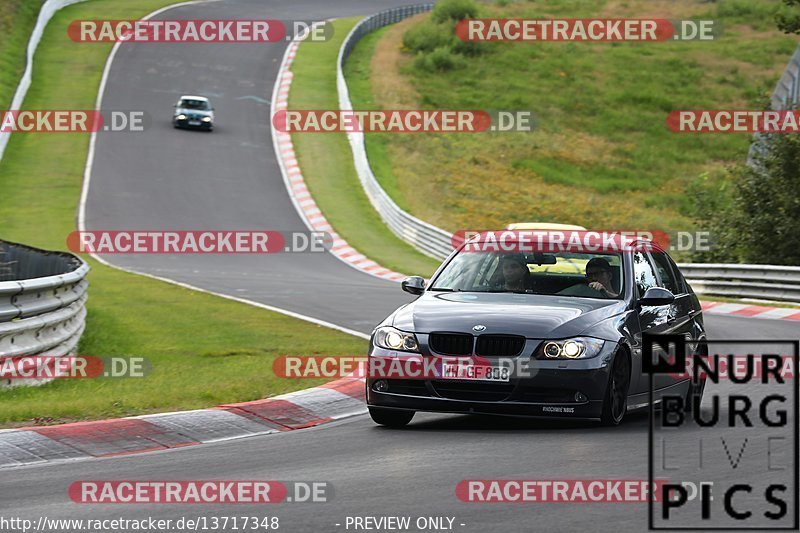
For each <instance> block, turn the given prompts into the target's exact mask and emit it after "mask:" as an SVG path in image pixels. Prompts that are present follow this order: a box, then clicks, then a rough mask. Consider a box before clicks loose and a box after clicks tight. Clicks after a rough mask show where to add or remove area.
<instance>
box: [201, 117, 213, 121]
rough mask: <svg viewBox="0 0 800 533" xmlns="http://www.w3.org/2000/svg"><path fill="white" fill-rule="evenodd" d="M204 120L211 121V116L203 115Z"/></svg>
mask: <svg viewBox="0 0 800 533" xmlns="http://www.w3.org/2000/svg"><path fill="white" fill-rule="evenodd" d="M203 122H211V117H203Z"/></svg>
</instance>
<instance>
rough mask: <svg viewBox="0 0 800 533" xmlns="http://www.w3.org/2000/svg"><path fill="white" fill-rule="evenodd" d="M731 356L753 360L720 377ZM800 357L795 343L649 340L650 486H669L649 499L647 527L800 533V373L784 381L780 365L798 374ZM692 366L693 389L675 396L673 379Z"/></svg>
mask: <svg viewBox="0 0 800 533" xmlns="http://www.w3.org/2000/svg"><path fill="white" fill-rule="evenodd" d="M705 347H707V348H708V349H707V350H705V349H703V348H705ZM714 347H716V350H718V351H715V349H714ZM734 347H735V348H734ZM734 349H735V350H736V351H738V352H739V354H741V353H745V354H746V355H745V356H744V357H745V358H746V361H747V365H746V366H745V370H744V371H743V372H737V373H736V374H731V375H728V376H727V377H723V375H722V370H721V369H722V368H724V367H726V366H730V361H727V360H728V359H730V358H733V357H734V355H733V354H732V352H733V351H734ZM703 352H707V354H706V353H703ZM798 352H800V342H799V341H797V340H724V341H720V340H715V341H700V342H693V341H689V340H687V338H686V337H685V336H684V335H683V334H661V335H647V334H645V335H643V336H642V365H643V370H644V371H645V372H647V373H648V374H649V382H650V386H649V393H648V394H649V403H650V424H649V431H648V481H649V482H650V483H652V482H653V481H654V479H657V478H667V479H669V480H670V482H669V483H665V484H664V485H662V487H661V488H660V490H661V494H660V495H659V496H660V497H658V498H655V497H654V496H652V495H651V496H650V497H649V498H648V525H649V529H651V530H673V531H679V530H681V531H686V530H693V531H698V530H699V531H723V530H724V531H731V530H733V531H774V530H787V531H797V529H798V525H800V509H799V507H798V485H800V479H799V478H800V471H798V463H799V462H800V461H799V459H800V450H798V440H799V437H800V434H799V433H798V394H799V390H800V387H799V381H798V379H800V378H798V372H792V375H791V377H789V376H786V375H785V373H783V372H782V362H784V361H785V360H786V358H787V357H788V358H791V359H792V361H793V364H794V368H797V363H798ZM787 354H789V355H787ZM687 357H689V358H691V359H690V364H689V366H687ZM735 357H738V358H741V357H742V355H736V356H735ZM726 361H727V363H726ZM687 368H691V371H690V374H689V378H690V379H691V384H692V389H690V390H691V391H693V392H692V393H691V394H687V393H686V391H685V390H683V389H680V388H676V390H674V391H672V390H671V389H670V388H669V387H670V385H674V384H675V381H674V379H675V375H676V373H678V374H681V373H683V372H686V369H687ZM703 384H704V385H703ZM702 387H704V388H705V392H704V395H703V397H702V406H703V408H702V409H701V401H700V397H698V395H697V391H698V390H700V389H701V388H702ZM656 395H658V396H656ZM654 400H655V401H657V402H658V401H660V409H658V410H656V408H655V406H654V404H653V402H654ZM687 401H688V402H691V407H692V408H691V410H690V411H688V412H687V411H686V410H685V403H686V402H687Z"/></svg>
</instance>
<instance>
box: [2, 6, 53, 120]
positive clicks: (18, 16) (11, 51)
mask: <svg viewBox="0 0 800 533" xmlns="http://www.w3.org/2000/svg"><path fill="white" fill-rule="evenodd" d="M43 1H44V0H3V2H2V4H0V109H8V108H9V106H10V105H11V99H12V98H14V91H16V89H17V84H18V83H19V79H20V77H22V73H23V72H24V71H25V52H26V49H27V46H28V39H29V38H30V34H31V31H32V30H33V27H34V25H35V24H36V17H37V16H38V15H39V7H40V6H41V4H42V2H43Z"/></svg>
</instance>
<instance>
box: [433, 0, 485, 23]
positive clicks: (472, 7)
mask: <svg viewBox="0 0 800 533" xmlns="http://www.w3.org/2000/svg"><path fill="white" fill-rule="evenodd" d="M477 16H478V5H477V4H476V3H475V1H474V0H441V1H440V2H439V3H437V4H436V5H435V6H434V8H433V16H432V18H433V20H434V21H435V22H450V21H459V20H462V19H466V18H475V17H477Z"/></svg>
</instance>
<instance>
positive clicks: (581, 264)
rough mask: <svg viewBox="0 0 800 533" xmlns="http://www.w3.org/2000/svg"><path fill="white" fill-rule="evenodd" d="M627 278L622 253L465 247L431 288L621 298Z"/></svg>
mask: <svg viewBox="0 0 800 533" xmlns="http://www.w3.org/2000/svg"><path fill="white" fill-rule="evenodd" d="M622 280H623V276H622V257H621V255H620V254H619V253H602V254H601V253H576V252H555V253H541V252H536V253H503V252H495V251H490V252H487V251H479V252H478V251H475V252H472V251H462V252H460V253H459V254H458V255H456V256H455V257H454V258H453V259H452V260H451V261H450V263H448V265H447V266H446V267H445V268H444V270H443V271H442V272H441V274H439V276H438V277H437V278H436V280H435V281H434V283H433V284H432V285H431V287H430V290H431V291H454V292H514V293H524V294H548V295H558V296H573V297H583V298H604V299H609V298H615V299H618V298H621V297H622V289H623V287H622Z"/></svg>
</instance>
